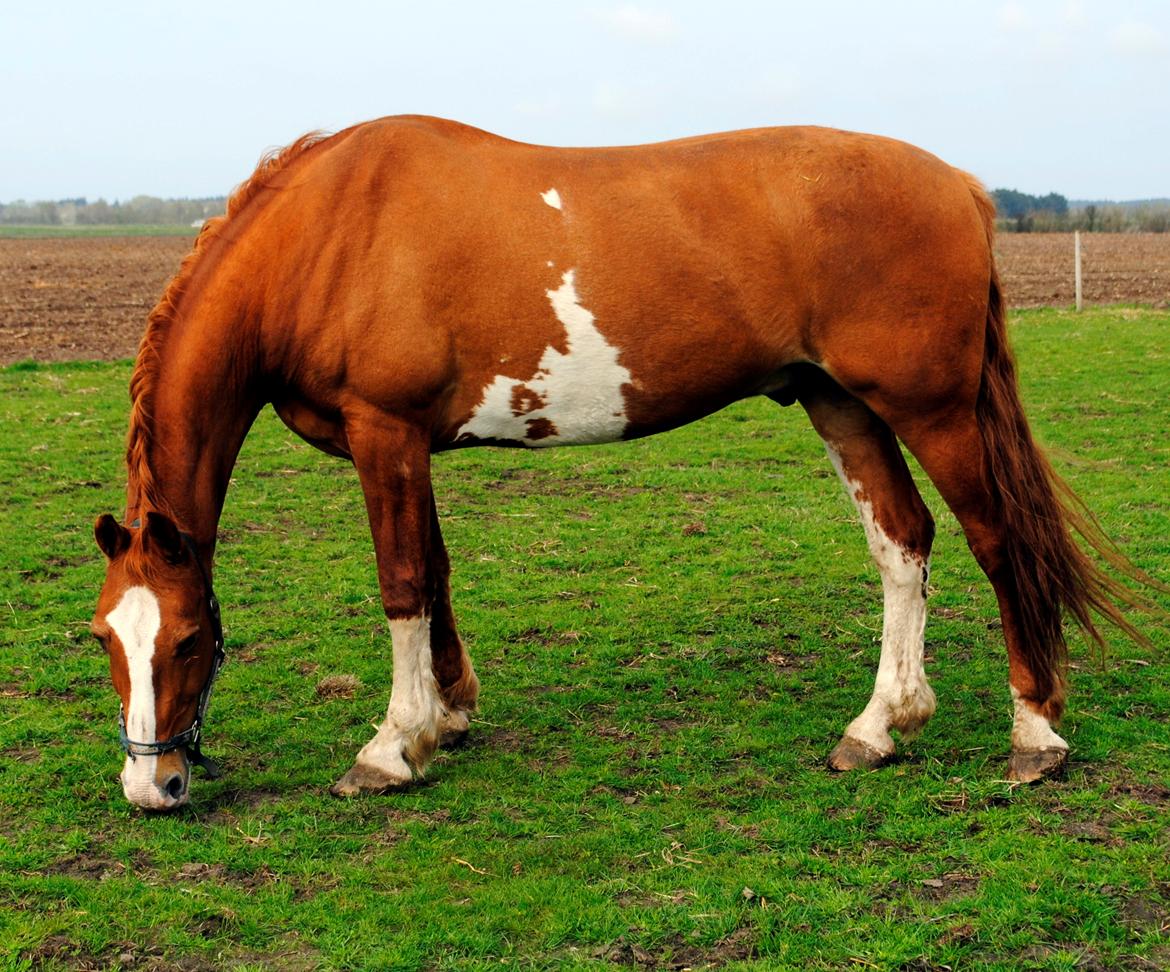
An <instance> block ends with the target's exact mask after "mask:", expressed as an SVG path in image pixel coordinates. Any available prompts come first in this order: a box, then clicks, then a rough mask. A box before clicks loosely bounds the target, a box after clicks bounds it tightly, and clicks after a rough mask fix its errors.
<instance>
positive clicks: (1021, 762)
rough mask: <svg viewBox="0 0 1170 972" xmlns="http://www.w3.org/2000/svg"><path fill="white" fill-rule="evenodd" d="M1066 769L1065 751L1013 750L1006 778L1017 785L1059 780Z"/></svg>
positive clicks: (1054, 749) (1066, 752)
mask: <svg viewBox="0 0 1170 972" xmlns="http://www.w3.org/2000/svg"><path fill="white" fill-rule="evenodd" d="M1067 769H1068V750H1067V749H1058V748H1055V747H1053V748H1050V749H1014V750H1012V758H1011V762H1010V763H1009V764H1008V774H1007V778H1008V779H1009V780H1014V781H1015V782H1017V783H1035V782H1036V781H1037V780H1059V779H1062V778H1063V777H1064V774H1065V771H1066V770H1067Z"/></svg>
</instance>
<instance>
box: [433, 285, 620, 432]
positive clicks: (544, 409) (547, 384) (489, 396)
mask: <svg viewBox="0 0 1170 972" xmlns="http://www.w3.org/2000/svg"><path fill="white" fill-rule="evenodd" d="M574 273H575V271H573V270H566V271H565V273H564V275H563V276H562V277H561V286H560V287H558V288H557V289H556V290H548V291H545V293H546V294H547V295H548V299H549V303H550V304H552V309H553V312H554V313H555V314H556V316H557V320H558V321H560V322H561V324H562V325H564V328H565V337H566V341H565V343H566V345H567V347H566V350H565V352H564V353H562V352H560V351H558V350H557V349H556V348H553V347H547V348H545V350H544V355H543V356H542V357H541V359H540V364H539V365H538V367H537V370H536V374H535V375H533V376H532V377H531V378H527V379H517V378H511V377H509V376H507V375H497V376H496V377H495V378H494V379H493V380H492V381H491V382H490V383H489V384H488V386H487V387H486V388H485V389H484V391H483V400H482V401H481V402H480V404H479V405H478V406H477V407H476V409H475V411H474V412H472V414H471V418H470V419H468V420H467V422H466V423H464V424H463V425H462V426H460V428H459V430H458V432H457V433H456V436H455V438H456V440H459V439H465V440H466V439H480V440H484V439H505V440H511V441H515V442H522V443H524V444H525V445H528V446H553V445H587V444H594V443H598V442H613V441H614V440H616V439H620V438H621V436H622V433H623V432H624V431H625V429H626V425H627V424H628V420H627V418H626V403H625V399H624V397H623V395H622V386H623V385H628V384H631V383H632V382H633V378H632V376H631V375H630V372H629V369H627V368H625V367H623V366H622V365H621V364H620V363H619V361H618V357H619V352H618V349H617V348H615V347H614V346H613V345H612V344H610V343H608V342H607V341H606V340H605V337H604V336H603V335H602V333H601V332H600V331H599V330H598V329H597V327H596V326H595V325H594V318H593V315H592V314H591V313H590V312H589V311H588V310H586V309H585V308H584V307H582V306H581V304H580V303H579V301H578V299H577V290H576V287H575V286H574V284H573V278H574Z"/></svg>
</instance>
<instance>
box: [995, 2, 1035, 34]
mask: <svg viewBox="0 0 1170 972" xmlns="http://www.w3.org/2000/svg"><path fill="white" fill-rule="evenodd" d="M997 16H998V19H999V25H1000V27H1002V28H1003V29H1004V30H1023V28H1025V27H1027V26H1028V23H1029V21H1030V20H1031V18H1030V17H1029V16H1028V11H1027V10H1025V9H1024V8H1023V7H1022V6H1021V5H1020V4H1018V3H1015V2H1009V3H1005V4H1003V5H1001V6H1000V8H999V13H998V15H997Z"/></svg>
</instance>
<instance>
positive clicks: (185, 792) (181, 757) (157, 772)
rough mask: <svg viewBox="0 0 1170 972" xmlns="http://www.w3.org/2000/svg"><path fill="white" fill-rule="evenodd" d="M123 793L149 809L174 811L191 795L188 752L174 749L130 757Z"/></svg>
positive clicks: (123, 773) (122, 778) (123, 779)
mask: <svg viewBox="0 0 1170 972" xmlns="http://www.w3.org/2000/svg"><path fill="white" fill-rule="evenodd" d="M121 780H122V792H123V793H124V794H126V799H127V800H129V801H130V802H131V803H133V804H134V805H135V806H137V807H142V808H144V809H146V810H174V809H175V808H176V807H181V806H182V805H183V804H185V803H186V802H187V800H188V799H189V797H190V788H189V787H190V782H191V767H190V765H189V764H188V762H187V756H186V754H185V753H184V752H183V751H182V750H180V749H173V750H171V751H169V752H166V753H162V754H160V755H157V756H133V757H132V756H127V757H126V764H125V766H123V767H122V776H121Z"/></svg>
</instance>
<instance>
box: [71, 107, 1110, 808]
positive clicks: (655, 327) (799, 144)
mask: <svg viewBox="0 0 1170 972" xmlns="http://www.w3.org/2000/svg"><path fill="white" fill-rule="evenodd" d="M993 222H994V210H993V206H992V204H991V202H990V200H989V199H988V197H987V195H986V193H985V192H984V191H983V189H982V188H981V187H980V186H979V185H978V184H977V183H976V182H975V180H974V179H972V178H971V177H970V176H968V175H965V174H964V173H962V172H960V171H958V170H956V169H953V168H951V167H950V166H948V165H946V164H945V163H943V162H941V161H939V160H938V159H937V158H935V157H933V156H931V155H929V154H927V153H926V152H923V151H922V150H920V149H917V148H914V147H912V146H910V145H906V144H903V143H900V142H896V141H892V140H889V139H885V138H878V137H875V136H868V135H859V134H852V133H848V132H840V131H833V130H828V129H819V128H776V129H758V130H752V131H743V132H732V133H727V134H719V135H708V136H703V137H699V138H691V139H683V140H680V141H673V142H666V143H662V144H657V145H645V146H636V147H623V148H601V149H558V148H545V147H541V146H536V145H526V144H521V143H518V142H513V141H509V140H506V139H503V138H499V137H496V136H494V135H490V134H488V133H486V132H483V131H480V130H478V129H474V128H469V127H467V126H464V125H459V124H456V123H454V122H449V121H443V120H440V119H435V118H423V117H396V118H386V119H382V120H380V121H375V122H369V123H367V124H363V125H358V126H356V127H354V128H350V129H347V130H345V131H342V132H340V133H338V134H335V135H332V136H318V135H312V136H306V137H304V138H302V139H301V140H299V141H297V142H296V143H294V144H293V145H291V146H289V147H288V148H286V149H284V150H283V151H281V152H280V153H279V154H276V155H274V156H272V157H270V158H269V159H267V160H266V161H264V162H262V163H261V165H260V166H259V168H258V169H257V170H256V172H255V173H254V174H253V175H252V177H251V178H250V179H249V180H248V181H247V182H246V183H244V184H243V185H242V186H241V187H240V188H239V189H238V190H237V191H236V192H235V193H234V194H233V196H232V197H231V199H230V200H229V202H228V207H227V213H226V215H225V216H224V217H222V218H219V219H214V220H211V221H209V222H208V223H207V224H206V225H205V226H204V228H203V230H202V231H201V233H200V234H199V237H198V239H197V240H196V243H195V247H194V250H193V251H192V253H191V254H190V255H189V256H188V257H187V258H186V260H185V261H184V262H183V265H182V267H181V269H180V271H179V273H178V274H177V276H176V277H175V278H174V279H173V280H172V281H171V283H170V285H169V286H168V288H167V290H166V292H165V293H164V294H163V297H162V299H161V300H160V302H159V304H158V306H157V307H155V308H154V310H153V311H152V312H151V314H150V317H149V322H148V326H147V329H146V333H145V336H144V337H143V340H142V345H141V348H140V350H139V353H138V359H137V363H136V366H135V369H134V374H133V377H132V379H131V397H132V408H131V413H130V431H129V438H128V446H127V464H128V472H129V477H128V488H127V503H126V514H125V518H124V519H123V521H122V522H118V521H116V520H115V519H114V518H113V517H110V516H104V517H102V518H101V519H99V520H98V523H97V527H96V535H97V541H98V544H99V546H100V547H101V549H102V550H103V551H104V552H105V554H106V556H107V557H108V559H109V566H108V570H107V575H106V582H105V586H104V588H103V590H102V594H101V597H100V599H99V602H98V608H97V614H96V617H95V620H94V631H95V633H96V634H97V635H98V636H99V638H100V639H101V640H102V641H103V643H104V644H105V646H106V648H107V650H108V652H109V656H110V668H111V673H112V675H113V680H114V685H115V688H116V689H117V691H118V694H119V695H120V697H121V700H122V713H123V729H122V733H121V735H122V740H123V746H124V748H125V749H126V753H127V756H126V763H125V768H124V770H123V774H122V781H123V787H124V789H125V792H126V796H127V798H128V799H130V800H131V801H132V802H134V803H137V804H140V805H142V806H146V807H153V808H168V807H174V806H178V805H179V804H181V803H183V802H184V801H185V800H186V799H187V796H188V778H189V770H190V764H191V763H192V762H193V761H202V760H203V757H202V753H201V750H200V749H199V742H200V739H199V737H200V733H201V729H202V721H203V714H204V712H205V710H206V707H207V700H208V697H209V695H210V690H211V685H212V683H213V681H214V677H215V673H216V671H217V670H218V666H219V660H220V659H221V658H222V636H221V634H220V633H219V617H218V605H217V602H216V600H215V597H214V594H213V593H212V588H211V576H212V558H213V554H214V550H215V543H216V531H217V524H218V521H219V517H220V513H221V510H222V508H223V503H224V497H225V493H226V491H227V485H228V480H229V477H230V475H231V471H232V466H233V464H234V462H235V459H236V456H237V454H238V451H239V449H240V446H241V443H242V442H243V440H244V437H245V435H246V434H247V432H248V429H249V427H250V426H251V424H252V421H253V419H254V418H255V416H256V415H257V413H258V412H259V410H260V409H261V408H262V407H263V406H264V405H265V404H266V403H271V404H272V405H273V406H274V408H275V410H276V411H277V413H278V414H279V415H280V417H281V418H282V419H283V420H284V421H285V423H287V424H288V425H289V426H290V427H291V428H292V429H293V430H295V431H296V432H297V433H298V434H299V435H301V436H302V437H303V438H305V439H306V440H308V441H309V442H311V443H312V444H314V445H316V446H317V447H319V448H321V449H323V450H325V451H326V452H330V453H332V454H334V455H337V456H341V457H344V458H346V459H348V460H350V461H351V462H352V463H353V464H354V466H355V467H356V468H357V472H358V475H359V478H360V481H361V486H362V490H363V492H364V495H365V500H366V507H367V511H368V514H369V521H370V529H371V531H372V534H373V539H374V548H375V552H376V556H377V564H378V580H379V585H380V587H381V593H382V603H383V606H384V608H385V612H386V616H387V618H388V619H389V628H390V646H389V647H390V650H391V651H392V653H393V662H394V666H393V683H392V686H391V692H390V703H389V707H388V709H387V712H386V717H385V720H384V721H383V722H382V724H381V726H380V727H379V728H378V730H377V733H376V735H375V736H374V738H373V739H372V740H371V741H370V742H369V743H368V744H367V745H366V746H365V747H364V748H363V749H362V750H361V752H359V753H358V755H357V759H356V761H355V763H354V765H353V767H352V769H350V770H349V772H347V773H346V774H345V775H344V776H343V777H342V778H341V779H340V780H339V781H338V782H337V783H336V784H335V785H334V787H333V792H334V793H336V794H339V795H351V794H356V793H361V792H373V791H379V792H380V791H384V790H389V789H394V788H397V787H401V786H405V785H407V784H409V783H410V782H411V780H412V779H413V778H415V777H416V776H418V775H420V774H421V773H422V772H423V770H424V769H425V767H426V765H427V762H428V761H429V759H430V758H431V755H432V753H433V752H434V750H435V748H436V746H437V745H438V744H439V743H440V740H441V739H443V738H444V737H453V736H458V735H459V734H461V733H462V732H464V731H466V729H467V725H468V714H469V713H470V712H471V711H472V710H473V709H474V708H475V705H476V698H477V695H478V689H479V685H478V681H477V679H476V676H475V674H474V671H473V669H472V665H471V660H470V658H469V657H468V655H467V652H466V651H465V649H464V647H463V644H462V642H461V641H460V638H459V635H458V633H457V632H456V627H455V620H454V616H453V613H452V609H451V600H450V592H449V585H448V574H449V565H448V559H447V553H446V551H445V549H444V546H443V539H442V536H441V534H440V530H439V520H438V516H437V514H436V509H435V500H434V496H433V493H432V490H431V480H430V456H431V455H432V454H433V453H435V452H438V451H442V450H446V449H455V448H462V447H467V446H475V445H495V446H511V447H521V448H545V447H549V446H555V445H585V444H589V443H598V442H610V441H613V440H617V439H631V438H636V437H639V436H643V435H649V434H651V433H654V432H658V431H661V430H664V429H670V428H673V427H676V426H679V425H682V424H684V423H686V422H690V421H693V420H695V419H698V418H701V417H702V416H704V415H708V414H710V413H712V412H714V411H716V410H718V409H720V408H723V407H724V406H726V405H728V404H729V403H731V402H734V401H737V400H739V399H742V398H745V397H748V396H754V395H765V396H768V397H770V398H772V399H774V400H775V401H777V402H780V403H782V404H791V403H793V402H797V401H798V402H800V404H801V405H802V406H803V407H804V409H805V411H806V412H807V413H808V416H809V418H810V420H811V421H812V423H813V425H814V427H815V428H816V430H817V432H818V433H820V435H821V437H822V438H823V439H824V442H825V446H826V449H827V450H828V453H829V457H830V459H831V461H832V463H833V465H834V466H835V467H836V469H837V472H838V473H839V474H840V477H841V480H842V482H843V483H844V485H845V487H846V489H847V491H848V493H849V495H850V496H851V497H852V499H853V501H854V502H855V504H856V506H857V509H858V512H859V515H860V518H861V520H862V523H863V525H864V528H865V533H866V537H867V539H868V541H869V546H870V550H871V552H872V554H873V557H874V560H875V561H876V563H877V566H878V568H879V570H880V571H881V576H882V583H883V588H884V597H885V621H884V626H883V632H882V647H881V660H880V663H879V666H878V673H877V680H876V684H875V687H874V691H873V695H872V697H871V699H870V700H869V703H868V704H867V705H866V707H865V709H864V711H863V712H862V713H861V714H860V715H858V716H857V718H855V719H854V720H853V721H852V722H850V723H849V725H848V726H847V727H846V728H845V731H844V734H843V736H842V739H841V741H840V743H839V745H838V746H837V747H836V749H835V750H834V751H833V753H832V754H831V755H830V757H829V763H830V765H831V766H832V767H833V768H835V769H839V770H845V769H852V768H856V767H876V766H879V765H881V764H883V763H885V762H887V761H888V760H889V759H890V758H891V757H892V756H893V754H894V751H895V743H894V739H893V737H892V735H891V730H897V731H898V732H899V733H900V734H902V735H903V736H904V737H905V736H909V735H912V734H914V733H916V732H917V731H919V730H920V729H921V728H922V726H923V725H924V724H925V722H926V721H927V720H928V719H929V718H930V716H931V714H932V713H933V712H934V709H935V697H934V693H933V692H932V690H931V688H930V685H929V683H928V682H927V678H926V674H925V672H924V670H923V626H924V624H925V620H926V591H927V577H928V572H929V568H930V549H931V541H932V538H933V533H934V526H933V521H932V519H931V516H930V513H929V512H928V511H927V509H926V507H925V505H924V504H923V502H922V499H921V497H920V496H919V494H918V491H917V489H916V488H915V485H914V481H913V479H912V478H911V476H910V473H909V471H908V469H907V467H906V463H905V461H904V459H903V457H902V452H901V449H900V447H899V442H901V443H903V444H904V445H905V446H906V447H907V448H908V449H909V450H910V452H911V453H913V455H914V456H915V457H916V459H917V460H918V462H919V463H920V464H921V466H922V468H923V470H924V471H925V472H926V474H927V475H928V476H929V477H930V479H931V480H932V481H933V482H934V484H935V485H936V486H937V488H938V490H939V492H940V494H941V495H942V497H943V499H944V500H945V502H946V503H947V505H948V506H949V507H950V509H951V510H952V511H954V513H955V515H956V516H957V517H958V520H959V522H960V524H961V525H962V527H963V530H964V532H965V534H966V537H967V540H968V543H969V545H970V547H971V550H972V551H973V553H974V555H975V557H976V559H977V561H978V562H979V564H980V566H981V567H982V568H983V570H984V571H985V572H986V573H987V576H988V577H989V579H990V581H991V583H992V585H993V587H994V589H995V592H996V595H997V598H998V602H999V610H1000V617H1001V619H1002V622H1003V634H1004V640H1005V642H1006V646H1007V652H1008V664H1009V683H1010V687H1011V694H1012V698H1013V702H1014V707H1015V715H1014V723H1013V730H1012V756H1011V762H1010V766H1009V775H1011V776H1012V777H1014V778H1016V779H1019V780H1033V779H1038V778H1041V777H1044V776H1049V775H1053V774H1056V773H1059V772H1060V771H1061V770H1062V769H1063V767H1064V765H1065V761H1066V756H1067V752H1068V746H1067V744H1066V743H1065V741H1064V740H1063V739H1062V738H1061V737H1060V736H1059V735H1057V733H1056V732H1055V730H1054V729H1053V728H1052V724H1053V723H1054V722H1055V720H1057V719H1058V718H1059V716H1060V715H1061V711H1062V709H1063V706H1064V698H1065V682H1064V666H1065V641H1064V636H1063V633H1062V617H1063V616H1064V615H1066V614H1067V615H1071V617H1072V618H1073V619H1074V620H1075V621H1077V622H1079V623H1080V624H1081V625H1082V626H1083V627H1084V628H1086V630H1088V631H1089V632H1090V633H1091V634H1094V635H1095V634H1096V629H1095V628H1094V619H1093V612H1097V613H1099V614H1101V615H1103V616H1104V617H1106V618H1107V619H1109V620H1110V621H1113V622H1115V623H1117V624H1120V625H1121V626H1122V627H1123V628H1125V629H1126V630H1129V631H1131V632H1132V628H1130V627H1129V626H1128V624H1127V623H1126V621H1125V619H1124V617H1123V616H1122V615H1121V614H1120V612H1119V610H1118V608H1117V607H1116V606H1115V603H1114V602H1115V600H1116V599H1117V598H1119V597H1120V598H1121V599H1122V600H1125V598H1126V594H1125V590H1124V589H1123V588H1121V587H1120V586H1119V585H1117V584H1115V583H1114V582H1112V581H1110V580H1109V579H1107V577H1106V576H1105V575H1104V574H1103V573H1101V572H1100V570H1099V569H1098V568H1097V567H1096V566H1095V564H1094V562H1093V561H1091V560H1090V559H1089V558H1088V557H1087V556H1086V555H1085V554H1084V553H1082V551H1081V548H1080V547H1079V546H1078V544H1077V543H1075V542H1074V541H1073V539H1072V535H1071V533H1070V525H1072V526H1074V527H1077V528H1080V527H1082V526H1084V523H1083V521H1082V520H1080V519H1079V518H1078V517H1077V516H1076V515H1075V514H1074V513H1072V512H1071V511H1070V510H1069V508H1068V506H1067V504H1066V503H1065V502H1064V501H1062V499H1061V498H1060V496H1061V495H1062V487H1061V485H1060V484H1059V482H1058V481H1057V479H1056V477H1055V476H1054V474H1053V473H1052V471H1051V469H1050V468H1049V466H1048V464H1047V463H1046V461H1045V460H1044V458H1043V456H1042V455H1041V453H1040V452H1039V450H1038V449H1037V447H1036V446H1035V445H1034V444H1033V441H1032V437H1031V435H1030V433H1029V430H1028V425H1027V422H1026V420H1025V417H1024V413H1023V410H1022V408H1021V405H1020V399H1019V394H1018V389H1017V382H1016V375H1015V369H1014V365H1013V362H1012V358H1011V355H1010V352H1009V350H1008V347H1007V340H1006V330H1005V320H1004V303H1003V297H1002V295H1001V292H1000V286H999V281H998V278H997V275H996V270H995V264H994V259H993V256H992V234H993ZM1085 532H1087V537H1088V539H1089V541H1090V543H1091V544H1092V545H1094V546H1096V547H1097V548H1098V549H1102V547H1103V545H1104V542H1103V541H1102V540H1101V539H1100V538H1099V537H1098V536H1097V535H1096V534H1095V533H1093V531H1092V530H1091V529H1088V530H1087V531H1085Z"/></svg>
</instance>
